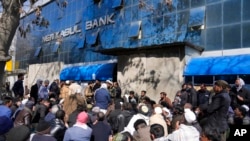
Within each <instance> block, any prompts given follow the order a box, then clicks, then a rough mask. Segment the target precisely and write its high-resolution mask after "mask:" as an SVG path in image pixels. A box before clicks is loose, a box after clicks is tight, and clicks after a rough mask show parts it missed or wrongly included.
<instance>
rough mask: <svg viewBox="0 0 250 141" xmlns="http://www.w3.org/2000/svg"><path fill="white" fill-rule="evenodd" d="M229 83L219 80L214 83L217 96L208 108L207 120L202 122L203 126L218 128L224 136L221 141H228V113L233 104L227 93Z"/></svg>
mask: <svg viewBox="0 0 250 141" xmlns="http://www.w3.org/2000/svg"><path fill="white" fill-rule="evenodd" d="M227 87H228V83H227V82H226V81H224V80H218V81H216V82H215V83H214V87H213V90H214V92H215V95H214V96H213V98H212V103H211V104H209V105H208V108H207V119H206V120H203V121H201V122H200V123H201V126H202V127H203V126H204V125H208V126H211V127H213V128H218V129H219V132H220V133H221V135H222V140H221V141H226V136H225V135H226V131H227V130H228V128H229V127H228V122H227V113H228V109H229V106H230V103H231V99H230V96H229V94H228V92H227V90H226V89H227Z"/></svg>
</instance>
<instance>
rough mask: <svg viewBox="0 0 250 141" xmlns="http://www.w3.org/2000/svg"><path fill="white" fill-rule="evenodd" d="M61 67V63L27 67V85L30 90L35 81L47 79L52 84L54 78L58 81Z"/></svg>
mask: <svg viewBox="0 0 250 141" xmlns="http://www.w3.org/2000/svg"><path fill="white" fill-rule="evenodd" d="M62 67H63V63H61V62H52V63H44V64H33V65H29V70H28V73H27V74H28V76H27V79H28V80H27V85H28V87H29V88H30V87H31V86H32V85H33V84H35V83H36V80H37V79H42V80H45V79H48V80H49V81H50V82H52V81H53V80H54V79H55V78H58V79H59V73H60V71H61V69H62Z"/></svg>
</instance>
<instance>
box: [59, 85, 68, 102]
mask: <svg viewBox="0 0 250 141" xmlns="http://www.w3.org/2000/svg"><path fill="white" fill-rule="evenodd" d="M68 96H69V86H68V85H63V86H62V88H61V91H60V98H62V99H65V98H66V97H68Z"/></svg>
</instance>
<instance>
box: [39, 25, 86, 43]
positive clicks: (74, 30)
mask: <svg viewBox="0 0 250 141" xmlns="http://www.w3.org/2000/svg"><path fill="white" fill-rule="evenodd" d="M80 32H82V30H81V28H80V26H79V25H75V26H74V27H69V28H66V29H64V30H62V31H60V32H55V33H52V34H49V35H46V36H44V37H43V38H42V41H43V42H50V41H52V40H55V39H59V38H61V37H67V36H70V35H74V34H76V33H80Z"/></svg>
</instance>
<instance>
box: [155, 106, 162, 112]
mask: <svg viewBox="0 0 250 141" xmlns="http://www.w3.org/2000/svg"><path fill="white" fill-rule="evenodd" d="M154 111H155V113H156V114H162V108H161V107H155V108H154Z"/></svg>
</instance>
